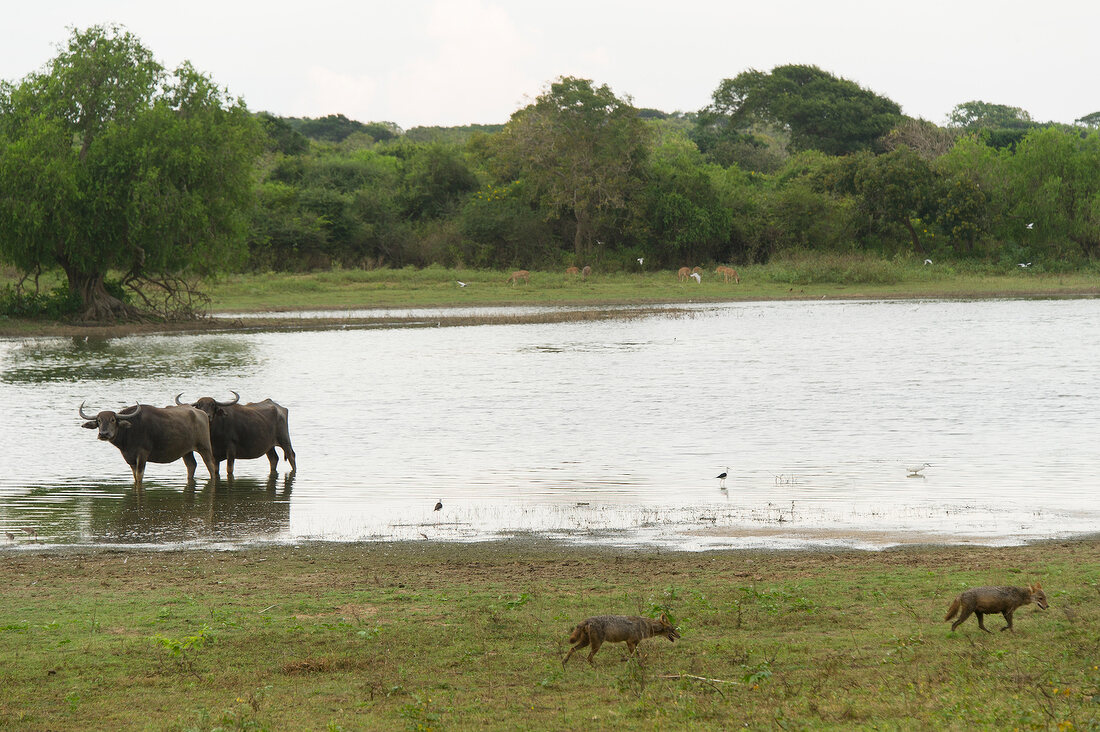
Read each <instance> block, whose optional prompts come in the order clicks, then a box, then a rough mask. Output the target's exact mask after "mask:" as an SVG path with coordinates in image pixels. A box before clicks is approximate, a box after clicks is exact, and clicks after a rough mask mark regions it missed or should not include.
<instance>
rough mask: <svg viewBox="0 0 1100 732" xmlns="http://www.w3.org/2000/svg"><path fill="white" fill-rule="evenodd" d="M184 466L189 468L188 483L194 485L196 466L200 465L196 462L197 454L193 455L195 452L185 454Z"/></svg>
mask: <svg viewBox="0 0 1100 732" xmlns="http://www.w3.org/2000/svg"><path fill="white" fill-rule="evenodd" d="M183 464H184V465H186V466H187V482H188V483H194V482H195V466H197V465H198V463H197V462H196V461H195V453H193V452H188V453H184V456H183Z"/></svg>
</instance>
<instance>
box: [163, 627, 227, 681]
mask: <svg viewBox="0 0 1100 732" xmlns="http://www.w3.org/2000/svg"><path fill="white" fill-rule="evenodd" d="M208 630H210V627H209V626H208V625H206V623H203V626H202V627H201V628H199V632H198V633H196V634H195V635H189V636H184V637H182V638H168V637H166V636H162V635H158V636H157V637H156V638H155V640H156V642H157V643H158V644H159V645H160V647H161V648H163V649H164V650H165V652H166V653H167V654H168V657H169V658H172V659H174V660H175V661H176V663H177V664H178V665H179V667H180V668H182V669H184V670H185V671H187V672H188V673H191V674H195V675H196V676H197V675H198V674H197V673H196V671H195V658H194V657H195V654H196V652H197V651H198V649H200V648H202V647H203V646H204V645H206V643H207V641H209V642H211V643H212V642H213V640H214V639H213V636H211V635H207V631H208Z"/></svg>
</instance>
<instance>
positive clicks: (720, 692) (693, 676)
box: [657, 674, 741, 698]
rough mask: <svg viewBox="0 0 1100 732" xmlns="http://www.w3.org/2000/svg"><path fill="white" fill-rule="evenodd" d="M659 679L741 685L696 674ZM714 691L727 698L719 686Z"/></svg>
mask: <svg viewBox="0 0 1100 732" xmlns="http://www.w3.org/2000/svg"><path fill="white" fill-rule="evenodd" d="M657 678H659V679H691V680H692V681H702V682H703V683H704V684H710V685H711V686H714V685H715V684H739V683H741V682H739V681H726V680H725V679H708V678H707V677H706V676H695V675H694V674H663V675H661V676H658V677H657ZM714 690H715V691H717V692H718V693H719V694H721V695H722V697H723V698H725V696H726V695H725V694H722V690H721V689H720V688H718V687H717V686H714Z"/></svg>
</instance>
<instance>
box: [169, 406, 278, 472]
mask: <svg viewBox="0 0 1100 732" xmlns="http://www.w3.org/2000/svg"><path fill="white" fill-rule="evenodd" d="M230 393H231V394H232V395H233V397H234V398H233V401H231V402H219V401H217V400H215V399H214V398H213V397H202V398H201V399H199V400H198V401H196V402H195V403H194V404H191V405H190V406H192V407H195V408H196V409H198V410H200V411H202V412H205V413H206V415H207V416H208V417H209V420H210V444H211V447H212V448H213V451H214V463H215V465H214V472H215V474H216V473H217V472H218V470H219V468H220V466H221V462H222V460H225V472H226V475H227V476H229V477H233V461H234V460H237V459H241V460H252V459H253V458H258V457H262V456H264V455H267V459H268V461H269V462H270V463H271V472H272V473H274V472H275V469H276V466H277V465H278V464H279V454H278V453H277V452H275V448H276V447H279V448H282V451H283V458H284V459H285V460H286V461H287V462H288V463H290V472H291V473H293V472H295V471H296V470H297V465H296V464H295V462H294V448H293V447H292V446H291V444H290V426H289V424H288V423H287V408H286V407H284V406H281V405H279V404H277V403H275V402H273V401H271V400H270V399H264V400H263V401H262V402H252V403H249V404H238V402H239V401H240V400H241V395H240V394H238V393H237V392H235V391H230ZM182 396H183V394H182V393H180V394H177V395H176V404H179V405H183V404H184V403H183V402H181V401H180V397H182Z"/></svg>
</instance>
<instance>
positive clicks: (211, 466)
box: [191, 446, 218, 483]
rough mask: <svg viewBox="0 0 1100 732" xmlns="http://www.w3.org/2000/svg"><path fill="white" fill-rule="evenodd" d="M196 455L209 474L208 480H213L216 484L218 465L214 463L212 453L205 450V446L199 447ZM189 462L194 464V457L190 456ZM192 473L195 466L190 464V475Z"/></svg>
mask: <svg viewBox="0 0 1100 732" xmlns="http://www.w3.org/2000/svg"><path fill="white" fill-rule="evenodd" d="M198 453H199V457H201V458H202V462H203V464H204V465H206V470H207V472H208V473H210V479H211V480H213V481H214V482H215V483H216V482H218V464H217V463H216V462H214V455H213V453H212V452H211V451H210V450H207V449H206V448H205V446H203V447H200V448H199V450H198ZM191 462H192V463H194V462H195V457H194V455H192V456H191ZM194 472H195V466H194V464H192V466H191V473H192V474H194Z"/></svg>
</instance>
